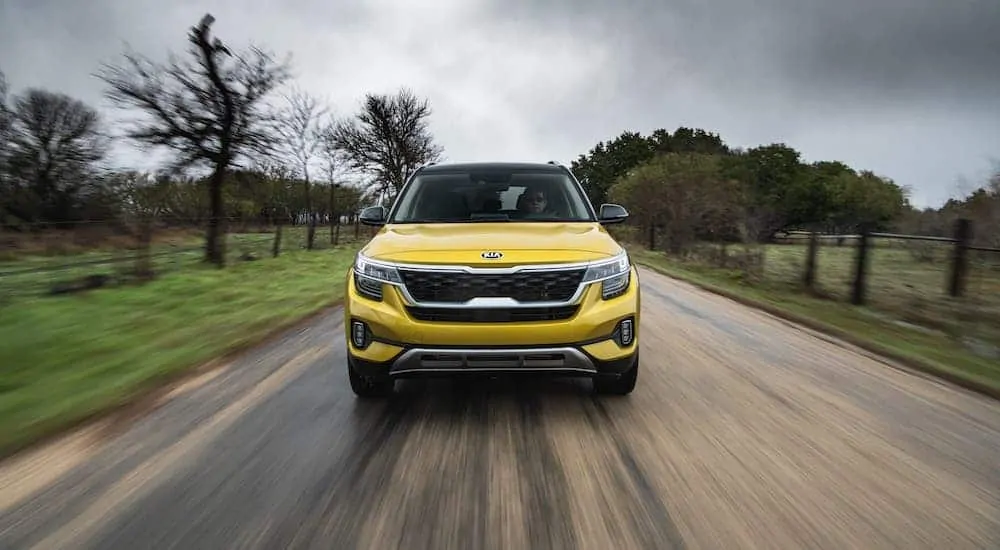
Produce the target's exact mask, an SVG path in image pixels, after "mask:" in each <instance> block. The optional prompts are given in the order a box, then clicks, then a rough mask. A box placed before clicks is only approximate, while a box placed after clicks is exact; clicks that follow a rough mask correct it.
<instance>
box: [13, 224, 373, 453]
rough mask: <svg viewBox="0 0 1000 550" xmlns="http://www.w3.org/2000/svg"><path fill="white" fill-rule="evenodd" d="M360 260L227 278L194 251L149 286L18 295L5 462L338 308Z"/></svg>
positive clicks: (290, 264) (269, 264) (292, 253)
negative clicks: (165, 382)
mask: <svg viewBox="0 0 1000 550" xmlns="http://www.w3.org/2000/svg"><path fill="white" fill-rule="evenodd" d="M261 236H262V237H264V238H265V239H266V241H265V245H266V247H269V246H270V239H269V236H268V235H266V234H265V235H261ZM261 236H257V235H249V236H234V238H235V240H236V241H239V240H240V239H244V240H245V241H246V242H251V243H252V242H254V241H255V239H256V240H259V239H260V237H261ZM286 238H288V242H289V244H294V243H295V242H296V241H297V240H298V239H297V238H296V237H295V236H294V235H286ZM317 240H320V239H319V238H317ZM303 242H304V239H303ZM195 244H197V243H195ZM248 246H249V245H248ZM356 250H357V245H356V244H355V243H351V244H348V245H345V246H340V247H337V248H331V247H330V246H329V244H328V243H327V244H326V248H325V249H322V250H316V251H311V252H309V251H304V250H301V248H300V247H298V246H290V247H288V249H286V252H284V253H282V255H280V256H279V257H278V258H271V257H270V256H269V255H261V259H260V260H257V261H243V262H240V261H236V262H233V263H232V265H230V266H229V267H227V268H226V269H224V270H219V269H216V268H213V267H209V266H206V265H204V264H202V263H201V262H200V261H199V260H200V252H198V251H194V252H192V253H190V257H188V256H184V255H181V256H178V257H171V259H170V260H169V261H172V262H176V265H175V266H174V267H175V268H174V269H170V270H166V271H165V272H164V273H163V274H162V275H161V276H159V277H157V278H156V279H155V280H153V281H151V282H149V283H146V284H144V285H130V286H121V287H114V288H103V289H97V290H92V291H88V292H85V293H81V294H74V295H66V296H58V297H47V296H35V295H31V294H21V295H18V297H17V298H16V299H14V300H10V301H8V302H7V303H6V304H5V305H4V306H3V307H2V308H0V364H2V365H3V367H4V368H3V370H2V372H0V454H8V453H10V452H12V451H14V450H16V449H18V448H20V447H22V446H23V445H25V444H28V443H30V442H32V441H34V440H36V439H37V438H39V437H42V436H45V435H47V434H50V433H52V432H54V431H58V430H60V429H61V428H63V427H65V426H67V425H69V424H72V423H74V422H76V421H78V420H80V419H82V418H85V417H88V416H90V415H92V414H94V413H97V412H99V411H101V410H105V409H108V408H110V407H114V406H116V405H117V404H119V403H121V402H123V401H124V400H126V399H127V398H129V396H131V395H133V394H135V393H136V392H137V391H139V390H142V389H144V388H146V387H149V386H151V385H154V384H156V383H157V382H158V381H159V380H162V379H163V378H164V377H166V376H170V375H172V374H175V373H178V372H179V371H182V370H184V369H186V368H189V367H191V366H194V365H197V364H199V363H201V362H204V361H206V360H208V359H211V358H214V357H217V356H219V355H222V354H225V353H226V352H228V351H230V350H233V349H236V348H239V347H241V346H243V345H246V344H249V343H252V342H254V341H256V340H259V339H260V338H261V337H262V336H264V335H266V334H268V333H269V332H271V331H273V330H275V329H277V328H280V327H282V326H285V325H287V324H290V323H292V322H294V321H296V320H298V319H301V318H302V317H304V316H307V315H308V314H310V313H313V312H316V311H318V310H320V309H322V308H323V307H324V306H327V305H329V304H331V303H333V302H336V301H337V300H339V299H340V298H341V297H342V292H343V283H342V282H343V280H344V275H345V273H346V271H347V270H348V269H349V268H350V265H351V262H352V260H353V257H354V252H355V251H356ZM96 254H101V253H100V252H93V253H89V254H87V255H96ZM82 257H84V255H80V256H77V257H64V258H62V261H64V262H66V261H74V262H75V261H78V260H80V259H81V258H82ZM52 261H56V260H53V259H40V260H34V259H29V260H24V261H21V262H16V263H15V265H17V266H27V265H31V264H38V263H42V262H52ZM10 267H13V266H11V265H7V266H5V268H10ZM0 282H2V281H0ZM23 284H24V285H26V286H30V281H24V282H23Z"/></svg>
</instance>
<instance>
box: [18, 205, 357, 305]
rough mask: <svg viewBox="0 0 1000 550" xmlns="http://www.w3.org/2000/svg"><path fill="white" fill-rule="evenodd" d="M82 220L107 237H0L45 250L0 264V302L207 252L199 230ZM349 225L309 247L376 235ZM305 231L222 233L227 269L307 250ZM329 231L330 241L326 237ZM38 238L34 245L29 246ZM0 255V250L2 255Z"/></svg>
mask: <svg viewBox="0 0 1000 550" xmlns="http://www.w3.org/2000/svg"><path fill="white" fill-rule="evenodd" d="M87 221H88V226H87V227H89V228H91V229H93V228H95V227H99V226H100V224H102V223H103V224H104V226H105V227H107V228H108V229H109V230H110V232H109V233H106V234H103V235H102V237H101V238H98V239H83V238H80V236H79V235H78V234H77V233H78V231H77V230H67V229H53V230H51V231H50V232H47V233H45V234H44V235H41V236H39V235H25V234H20V233H17V232H6V233H0V243H2V239H3V238H7V239H8V244H10V245H11V246H10V247H9V248H10V249H8V250H7V251H6V252H8V253H9V252H10V250H11V249H13V250H17V249H18V247H17V244H24V243H17V241H16V239H23V240H26V241H28V242H29V243H30V244H32V245H41V246H42V249H43V250H44V251H47V252H49V254H45V253H42V254H31V253H30V252H31V250H30V247H29V249H27V253H25V254H22V256H25V257H23V258H22V257H19V256H18V257H14V258H13V259H11V260H8V261H0V300H3V301H6V300H7V299H9V298H11V297H14V296H25V295H45V294H63V293H69V292H74V291H80V290H87V289H92V288H99V287H102V286H108V285H109V284H113V283H124V282H142V281H146V280H149V279H151V278H152V277H153V276H155V275H157V274H163V273H166V272H169V271H173V270H177V269H181V268H182V267H183V266H186V265H194V264H197V263H201V261H202V260H203V256H204V254H205V244H204V231H205V230H204V228H203V227H198V229H197V231H191V232H184V231H182V232H180V233H177V231H175V230H176V229H177V228H176V227H170V226H169V225H168V226H163V225H160V224H159V223H158V222H160V221H162V220H158V219H149V220H139V221H136V222H134V223H132V224H123V223H121V221H120V220H106V221H104V220H87ZM351 225H352V226H353V227H346V226H345V225H344V224H341V225H337V224H334V225H332V226H329V227H326V226H319V225H317V226H314V228H313V232H314V233H313V234H314V236H315V238H314V241H313V243H312V249H314V250H322V249H330V248H335V247H337V246H339V245H342V244H343V245H350V244H355V243H357V242H359V241H361V240H365V239H367V238H370V237H371V235H372V234H373V233H374V231H371V229H372V228H366V229H368V230H363V229H362V228H361V224H360V223H357V222H355V223H352V224H351ZM80 230H82V231H88V230H89V229H83V228H81V229H80ZM308 230H309V228H308V226H306V225H283V224H282V225H277V226H274V227H258V228H257V230H250V231H246V232H238V231H227V232H226V233H225V237H226V239H225V241H224V246H225V250H226V257H227V263H231V262H232V261H240V260H255V259H258V258H261V257H267V256H270V257H277V256H279V255H280V254H281V252H284V251H287V250H290V249H307V248H309V243H308V236H307V231H308ZM321 232H322V233H321ZM327 232H329V238H327V237H326V234H327ZM11 239H15V240H14V241H11ZM36 239H40V240H39V241H38V242H34V240H36ZM77 240H80V241H87V242H86V243H85V244H84V245H83V246H81V247H79V250H78V251H75V252H74V253H71V254H51V252H52V250H51V248H49V249H45V246H47V245H53V244H54V245H57V248H59V250H65V247H66V246H68V245H72V244H74V243H75V242H76V241H77ZM11 243H13V244H11ZM0 246H3V245H2V244H0ZM102 247H103V248H102ZM22 250H24V249H22ZM4 252H5V250H4V249H3V248H0V253H4Z"/></svg>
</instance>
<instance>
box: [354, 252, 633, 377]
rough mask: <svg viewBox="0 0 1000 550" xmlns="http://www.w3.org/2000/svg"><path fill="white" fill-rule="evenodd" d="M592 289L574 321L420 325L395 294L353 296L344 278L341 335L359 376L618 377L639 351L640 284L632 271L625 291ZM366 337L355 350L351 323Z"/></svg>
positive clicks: (388, 290) (583, 298) (386, 290)
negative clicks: (610, 294) (608, 295)
mask: <svg viewBox="0 0 1000 550" xmlns="http://www.w3.org/2000/svg"><path fill="white" fill-rule="evenodd" d="M600 294H601V291H600V285H599V284H598V285H591V286H590V287H589V288H587V289H586V290H585V291H584V293H583V295H582V296H581V297H580V300H579V306H580V307H579V309H578V310H577V312H576V313H575V314H574V315H573V317H571V318H569V319H566V320H558V321H538V322H523V323H522V322H504V323H450V322H427V321H419V320H416V319H414V318H413V317H411V316H410V315H409V314H408V313H407V311H406V308H405V303H406V302H405V299H404V298H403V296H402V294H400V293H399V292H398V291H397V289H395V288H394V287H392V286H388V285H387V286H386V287H385V288H384V289H383V299H382V301H374V300H370V299H368V298H365V297H363V296H361V295H359V294H358V293H357V291H356V289H355V287H354V281H353V273H350V274H349V275H348V277H347V281H346V288H345V296H347V300H346V302H345V307H344V334H345V340H346V345H347V350H348V355H349V359H350V361H351V365H352V366H353V368H354V369H355V370H356V371H357V372H358V374H361V375H364V376H373V377H380V376H391V377H410V376H417V375H453V374H460V373H479V374H489V373H545V374H564V375H572V376H596V375H605V374H611V375H615V374H620V373H623V372H626V371H628V370H629V369H630V368H631V367H632V366H633V365H634V364H635V361H636V357H637V354H636V351H637V350H638V346H639V338H640V335H639V332H640V331H639V325H640V323H639V316H640V315H639V312H640V305H641V303H640V293H639V280H638V274H637V273H636V271H635V268H634V267H633V268H632V274H631V282H630V284H629V288H628V290H627V291H626V292H625V293H624V294H623V295H621V296H618V297H616V298H614V299H611V300H602V299H601V295H600ZM626 319H631V321H632V322H631V327H632V332H633V336H632V340H631V342H629V344H628V345H625V346H623V345H621V344H620V343H619V340H618V336H619V334H618V330H619V327H620V326H621V322H622V321H623V320H626ZM355 321H360V322H362V323H363V324H364V327H365V330H366V332H367V341H366V343H365V345H364V347H363V348H359V347H358V346H355V345H354V342H353V341H352V338H351V330H352V323H353V322H355Z"/></svg>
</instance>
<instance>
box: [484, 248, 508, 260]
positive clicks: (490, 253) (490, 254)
mask: <svg viewBox="0 0 1000 550" xmlns="http://www.w3.org/2000/svg"><path fill="white" fill-rule="evenodd" d="M480 256H482V257H483V259H484V260H499V259H500V258H503V252H500V251H499V250H487V251H486V252H483V253H482V254H480Z"/></svg>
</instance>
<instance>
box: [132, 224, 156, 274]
mask: <svg viewBox="0 0 1000 550" xmlns="http://www.w3.org/2000/svg"><path fill="white" fill-rule="evenodd" d="M152 247H153V223H152V220H150V219H149V217H148V216H143V217H142V219H141V220H140V221H139V249H138V251H137V255H136V266H135V276H136V277H137V278H138V279H139V280H140V281H145V280H149V279H151V278H152V277H153V260H152V258H151V257H150V256H151V249H152Z"/></svg>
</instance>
